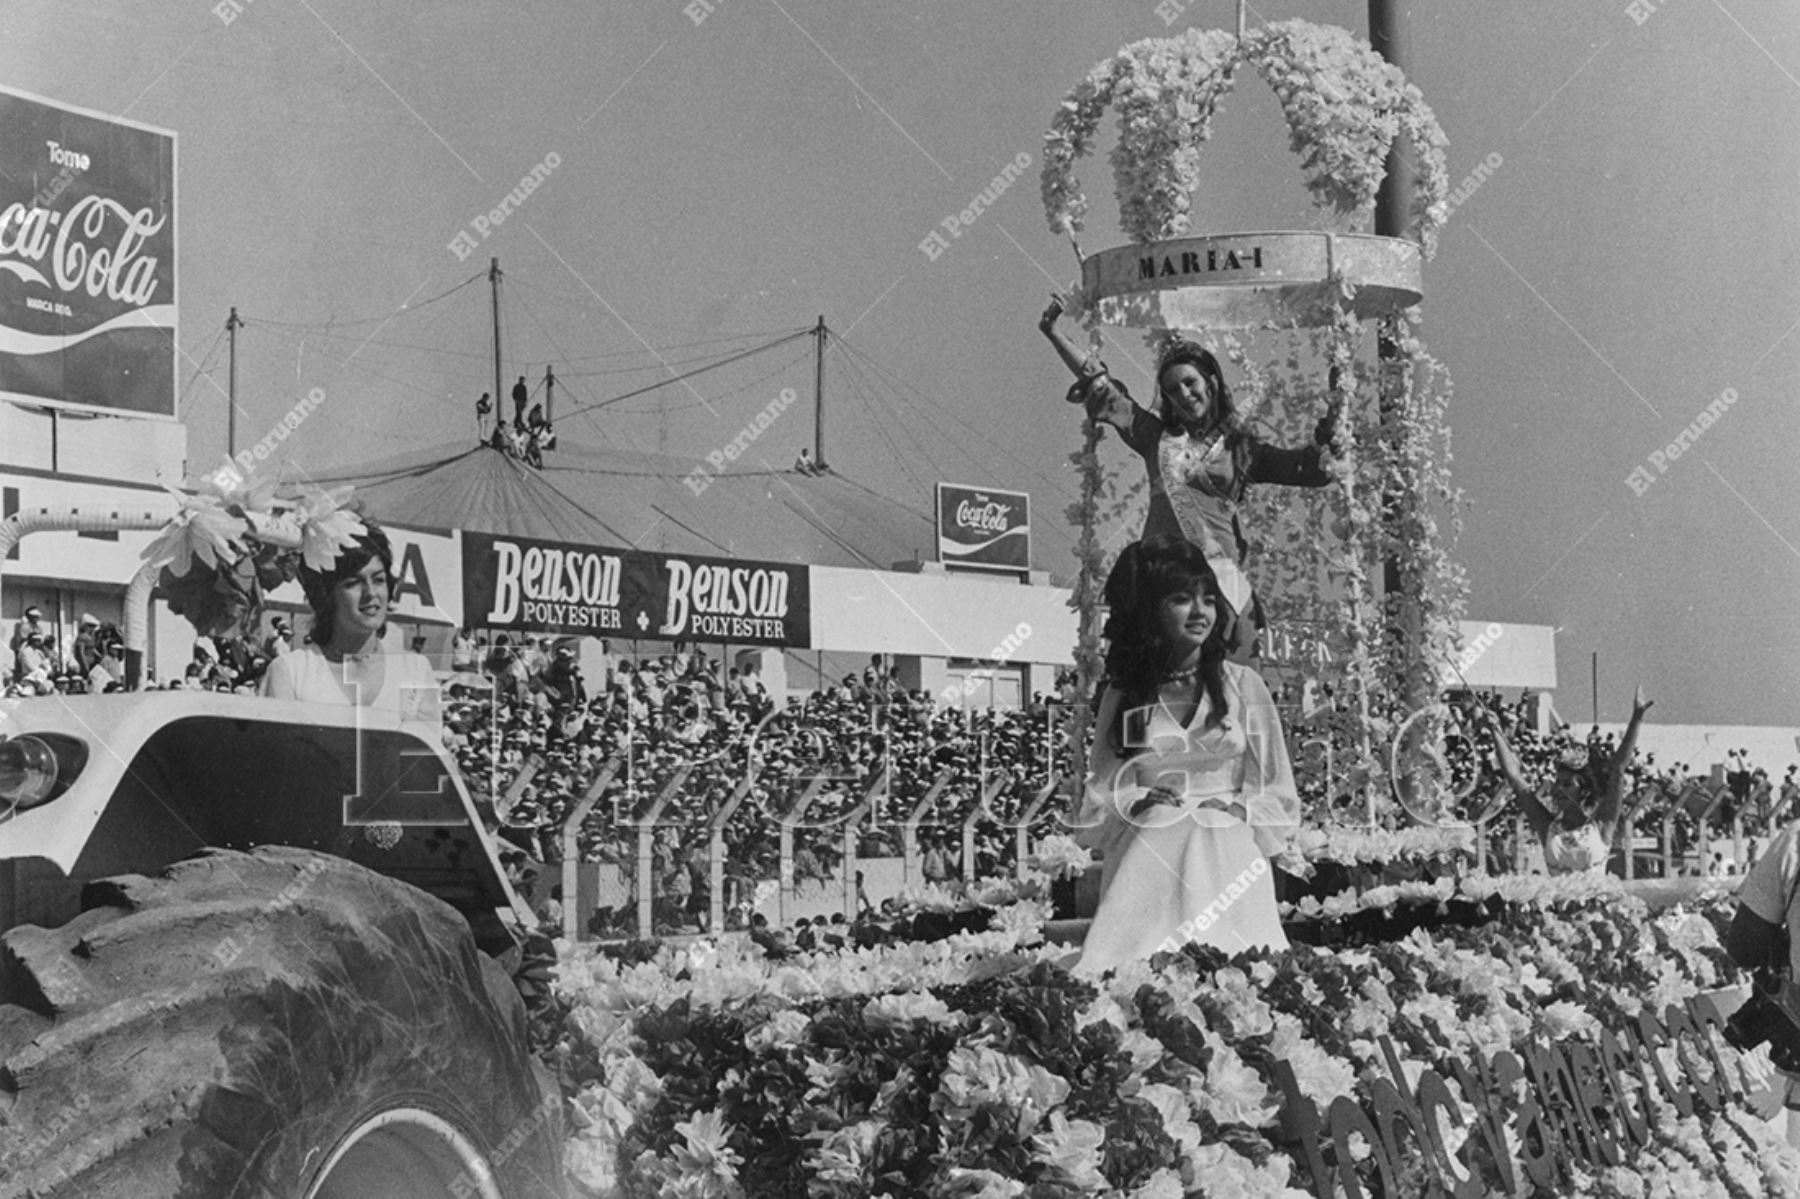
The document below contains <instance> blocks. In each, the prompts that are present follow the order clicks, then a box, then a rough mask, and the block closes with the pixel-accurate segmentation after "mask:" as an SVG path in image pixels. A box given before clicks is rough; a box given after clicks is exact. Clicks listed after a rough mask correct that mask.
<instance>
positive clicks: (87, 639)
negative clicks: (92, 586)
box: [74, 612, 100, 678]
mask: <svg viewBox="0 0 1800 1199" xmlns="http://www.w3.org/2000/svg"><path fill="white" fill-rule="evenodd" d="M99 631H100V619H99V617H97V616H95V615H94V614H93V613H91V612H83V613H82V614H81V624H80V627H79V628H78V630H77V631H76V633H75V646H74V654H75V669H76V671H77V672H78V673H79V674H80V675H81V677H82V678H86V677H87V676H88V673H89V672H90V671H92V670H93V669H94V667H96V666H98V665H100V647H99V645H97V644H96V643H95V640H94V638H95V635H96V634H97V633H99Z"/></svg>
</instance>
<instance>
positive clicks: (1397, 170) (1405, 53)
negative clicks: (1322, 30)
mask: <svg viewBox="0 0 1800 1199" xmlns="http://www.w3.org/2000/svg"><path fill="white" fill-rule="evenodd" d="M1411 41H1412V39H1411V38H1410V37H1409V36H1408V35H1407V31H1406V18H1405V16H1404V14H1402V13H1401V11H1400V8H1399V5H1398V4H1397V3H1396V2H1395V0H1369V45H1370V46H1372V47H1373V48H1374V50H1375V52H1376V53H1377V54H1379V55H1381V56H1382V57H1383V58H1385V59H1386V60H1387V61H1388V62H1390V63H1392V64H1393V65H1394V66H1396V67H1398V68H1400V71H1401V73H1402V74H1405V73H1406V72H1407V70H1408V67H1409V66H1410V64H1411V58H1412V53H1411V51H1412V45H1411ZM1401 140H1402V139H1401V138H1400V137H1396V138H1395V139H1394V144H1393V145H1392V146H1391V147H1389V149H1388V156H1387V173H1386V175H1384V176H1383V177H1382V180H1381V190H1380V191H1378V192H1376V194H1375V233H1376V235H1377V236H1378V237H1405V236H1406V231H1407V228H1408V226H1409V225H1410V224H1411V221H1410V219H1409V214H1408V211H1407V210H1408V209H1409V208H1410V206H1411V203H1412V190H1413V164H1412V160H1411V159H1410V158H1408V157H1407V156H1406V154H1405V153H1403V152H1402V146H1401ZM1384 323H1385V322H1384ZM1376 350H1377V353H1378V354H1379V355H1380V357H1381V360H1382V363H1383V365H1384V366H1385V365H1386V364H1387V363H1388V362H1389V361H1392V360H1396V359H1398V358H1399V357H1400V347H1399V346H1398V345H1396V344H1395V342H1394V340H1393V339H1392V338H1390V337H1385V336H1382V337H1380V339H1379V342H1378V344H1377V346H1376ZM1386 374H1387V372H1386V371H1385V370H1384V371H1383V375H1384V376H1385V375H1386ZM1401 402H1402V397H1400V396H1397V395H1390V394H1388V392H1387V390H1386V388H1385V387H1384V388H1383V390H1382V393H1381V398H1380V403H1381V410H1382V413H1383V415H1386V414H1388V413H1389V412H1391V411H1392V410H1393V409H1394V407H1396V406H1397V405H1398V404H1400V403H1401ZM1382 506H1383V508H1384V509H1386V513H1384V515H1385V514H1391V513H1393V512H1395V510H1396V508H1397V506H1398V497H1396V496H1393V495H1391V494H1390V495H1384V496H1383V497H1382ZM1405 591H1406V580H1405V579H1403V578H1401V573H1400V563H1399V560H1398V559H1396V558H1391V557H1390V558H1388V559H1387V560H1386V561H1385V562H1383V563H1382V564H1381V592H1382V602H1383V605H1384V606H1386V605H1387V603H1388V600H1389V598H1390V597H1392V596H1396V595H1403V594H1404V593H1405ZM1395 619H1396V621H1397V623H1398V624H1399V626H1400V627H1399V628H1398V629H1397V630H1396V634H1395V635H1396V636H1401V637H1406V636H1411V637H1417V636H1420V635H1421V634H1422V630H1420V629H1418V628H1414V627H1409V626H1411V625H1412V624H1413V623H1415V622H1414V621H1412V620H1409V619H1408V617H1407V616H1406V615H1402V614H1400V613H1395ZM1411 698H1412V699H1413V700H1420V699H1422V698H1423V697H1420V696H1414V697H1411Z"/></svg>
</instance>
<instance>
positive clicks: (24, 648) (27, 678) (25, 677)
mask: <svg viewBox="0 0 1800 1199" xmlns="http://www.w3.org/2000/svg"><path fill="white" fill-rule="evenodd" d="M47 643H48V636H47V635H46V634H45V633H44V632H43V631H41V630H38V629H28V630H27V632H26V634H25V640H24V641H23V642H21V643H20V644H19V647H18V648H17V649H16V650H14V651H13V681H14V682H15V683H21V684H29V685H31V686H32V687H33V688H34V689H35V690H39V691H47V690H49V689H50V686H51V684H50V676H51V675H52V674H53V673H54V671H53V669H52V664H51V658H50V650H49V648H48V644H47Z"/></svg>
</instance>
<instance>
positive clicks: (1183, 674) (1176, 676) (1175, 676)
mask: <svg viewBox="0 0 1800 1199" xmlns="http://www.w3.org/2000/svg"><path fill="white" fill-rule="evenodd" d="M1199 673H1200V668H1199V667H1198V666H1190V667H1188V668H1187V669H1186V670H1177V671H1174V672H1173V673H1170V674H1165V675H1164V676H1163V677H1162V681H1161V682H1160V683H1159V684H1158V685H1159V686H1163V687H1167V686H1168V685H1169V684H1170V683H1186V682H1190V681H1192V679H1193V678H1194V676H1195V675H1197V674H1199Z"/></svg>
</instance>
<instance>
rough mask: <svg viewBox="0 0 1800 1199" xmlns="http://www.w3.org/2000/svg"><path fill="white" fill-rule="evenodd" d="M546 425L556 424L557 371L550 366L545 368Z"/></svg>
mask: <svg viewBox="0 0 1800 1199" xmlns="http://www.w3.org/2000/svg"><path fill="white" fill-rule="evenodd" d="M544 423H545V424H546V425H554V424H555V423H556V371H555V370H554V369H553V368H552V367H549V366H546V367H544Z"/></svg>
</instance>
